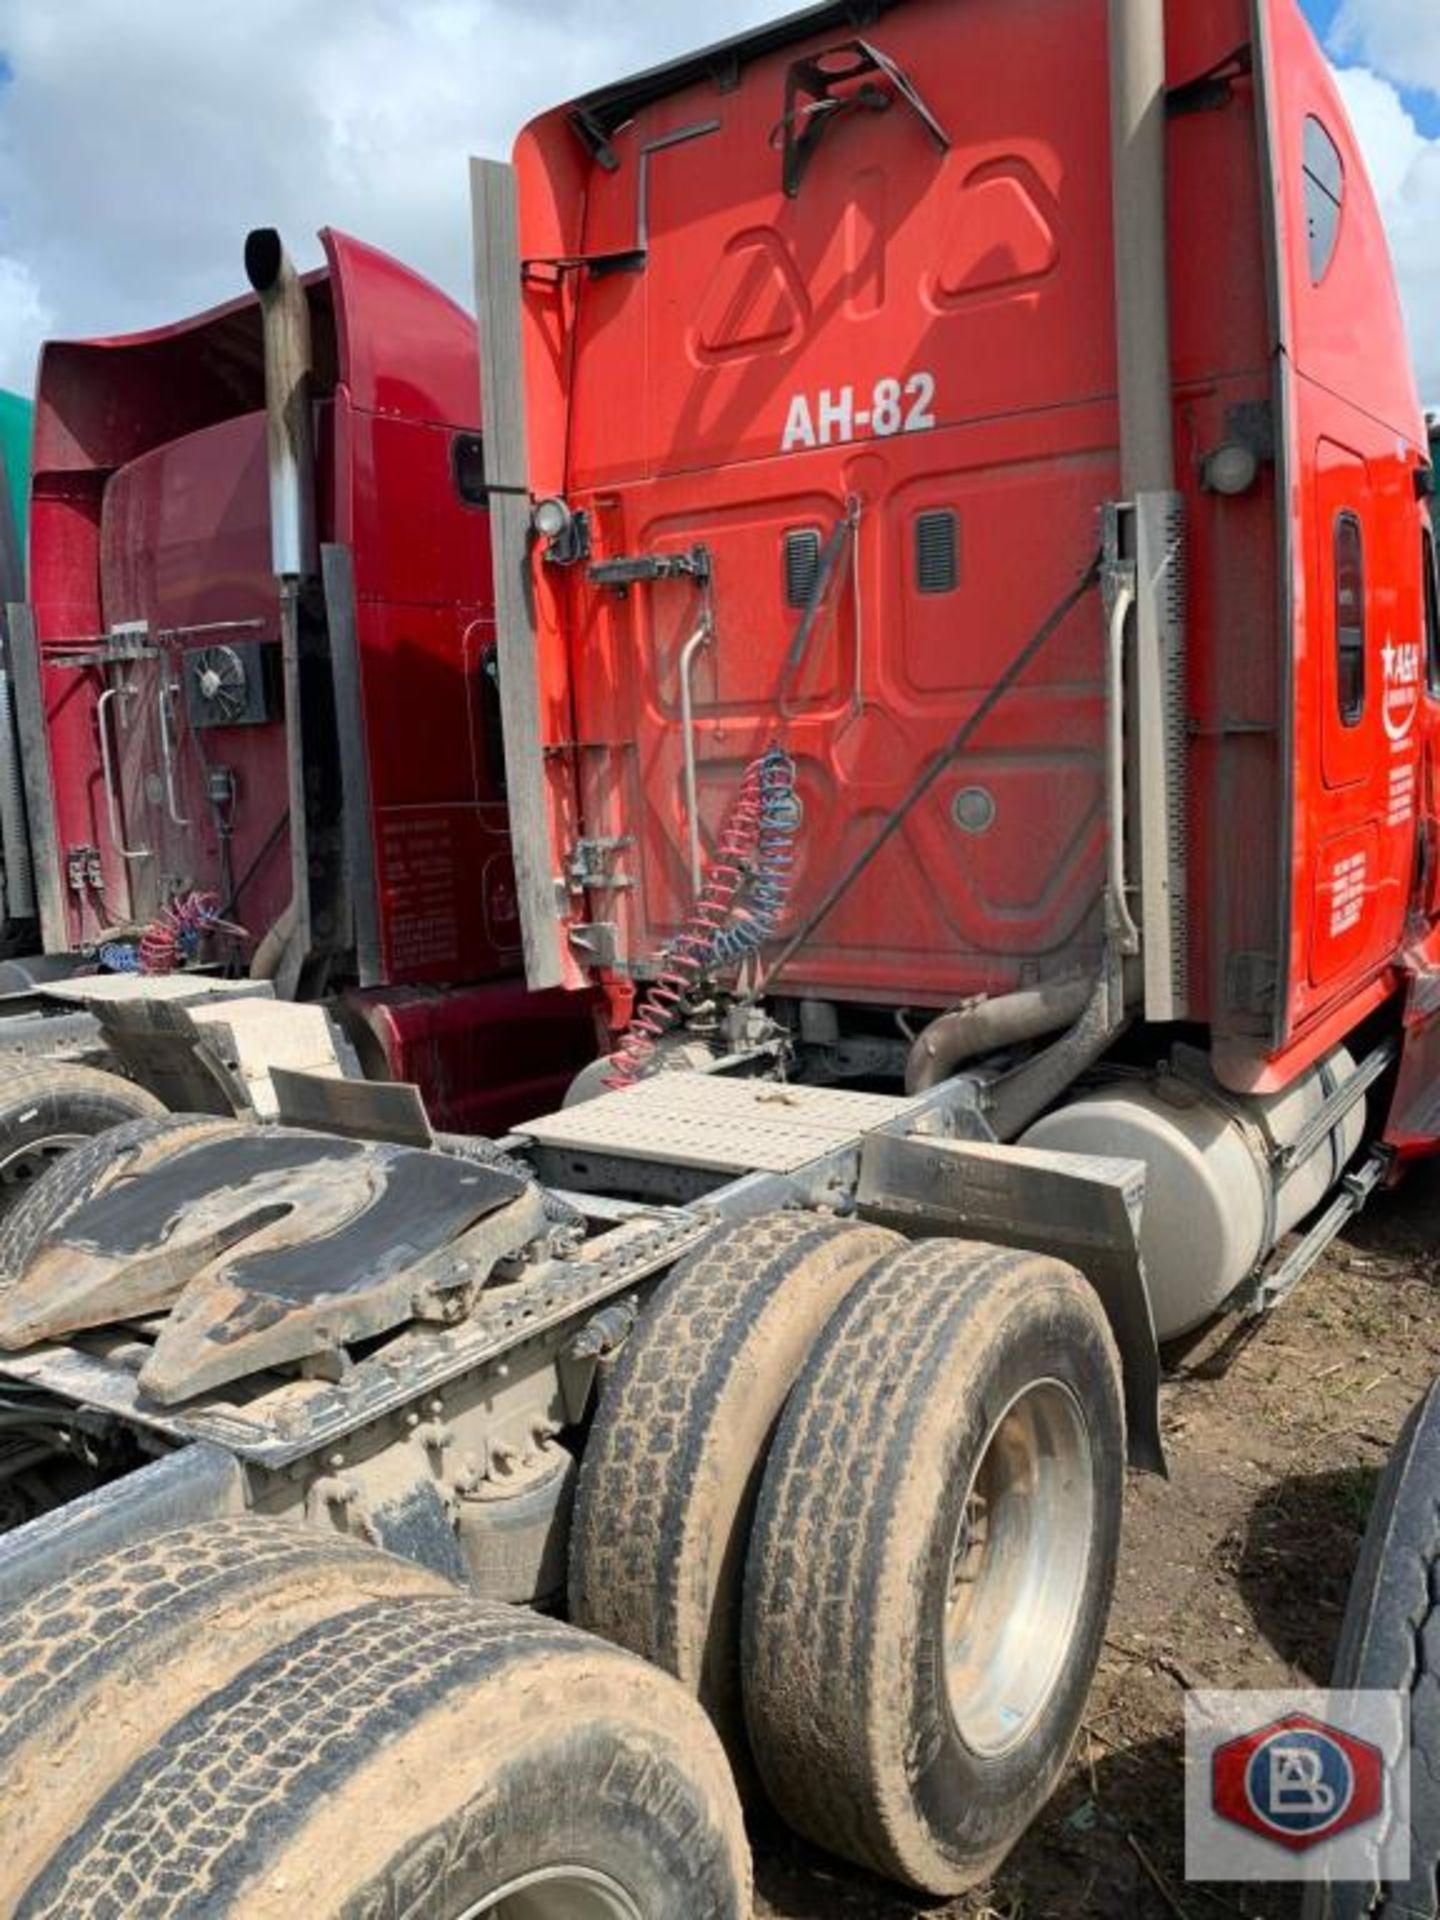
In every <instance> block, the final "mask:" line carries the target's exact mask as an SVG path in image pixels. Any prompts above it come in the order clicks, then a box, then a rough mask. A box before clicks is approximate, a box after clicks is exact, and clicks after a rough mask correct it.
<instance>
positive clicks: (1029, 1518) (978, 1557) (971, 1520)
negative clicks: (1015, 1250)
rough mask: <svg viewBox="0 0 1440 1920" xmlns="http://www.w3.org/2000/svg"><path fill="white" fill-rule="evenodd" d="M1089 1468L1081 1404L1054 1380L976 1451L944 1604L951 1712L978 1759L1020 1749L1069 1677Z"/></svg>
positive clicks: (1082, 1576)
mask: <svg viewBox="0 0 1440 1920" xmlns="http://www.w3.org/2000/svg"><path fill="white" fill-rule="evenodd" d="M1092 1467H1093V1462H1092V1457H1091V1444H1090V1435H1089V1432H1088V1429H1087V1428H1086V1425H1085V1417H1084V1415H1083V1413H1082V1412H1081V1409H1080V1404H1079V1402H1078V1401H1077V1400H1076V1398H1075V1396H1074V1394H1073V1393H1071V1391H1070V1389H1069V1388H1068V1387H1065V1386H1062V1385H1061V1384H1060V1382H1059V1381H1057V1380H1043V1381H1038V1382H1036V1383H1035V1384H1034V1385H1032V1386H1029V1387H1026V1388H1024V1389H1023V1390H1022V1391H1021V1392H1020V1393H1018V1394H1017V1395H1016V1396H1015V1398H1014V1399H1013V1400H1012V1401H1011V1402H1010V1404H1009V1406H1008V1407H1006V1409H1005V1411H1004V1412H1003V1413H1002V1414H1001V1415H1000V1418H999V1419H998V1420H997V1421H996V1422H995V1424H994V1426H993V1427H992V1428H991V1430H990V1433H989V1435H988V1437H987V1439H986V1441H985V1445H984V1447H983V1448H982V1449H981V1452H980V1458H979V1462H978V1464H977V1465H976V1468H975V1472H974V1474H973V1476H972V1478H971V1481H970V1486H969V1488H968V1490H967V1492H966V1497H965V1505H964V1510H963V1512H962V1514H961V1517H960V1524H959V1527H958V1528H957V1530H956V1536H955V1542H954V1546H953V1548H952V1551H951V1557H950V1578H949V1584H948V1588H947V1598H946V1607H945V1670H946V1684H947V1690H948V1693H949V1700H950V1712H951V1715H952V1718H953V1719H954V1722H955V1726H956V1730H957V1731H958V1733H959V1735H960V1738H961V1739H962V1740H963V1741H964V1742H965V1744H966V1746H968V1747H969V1748H970V1749H971V1751H972V1752H974V1753H979V1754H985V1755H996V1754H1001V1753H1005V1752H1007V1751H1008V1750H1009V1749H1010V1748H1012V1747H1014V1746H1016V1745H1018V1743H1019V1742H1020V1741H1021V1740H1023V1739H1024V1737H1025V1735H1026V1734H1027V1733H1028V1732H1029V1731H1030V1729H1031V1728H1032V1727H1033V1726H1034V1724H1035V1722H1036V1720H1037V1719H1038V1718H1039V1716H1040V1714H1041V1712H1042V1710H1043V1709H1044V1706H1045V1704H1046V1702H1047V1701H1048V1700H1049V1698H1050V1695H1051V1694H1052V1692H1053V1691H1054V1689H1055V1686H1056V1684H1057V1683H1058V1681H1059V1679H1060V1676H1061V1674H1062V1672H1063V1671H1064V1668H1065V1665H1066V1661H1067V1659H1068V1657H1069V1653H1070V1641H1071V1638H1072V1636H1073V1634H1074V1631H1075V1623H1076V1620H1077V1618H1078V1616H1079V1613H1080V1606H1081V1601H1082V1599H1083V1597H1084V1592H1085V1582H1086V1576H1087V1573H1088V1570H1089V1563H1090V1539H1091V1533H1092V1530H1093V1521H1094V1504H1095V1494H1094V1481H1093V1472H1092Z"/></svg>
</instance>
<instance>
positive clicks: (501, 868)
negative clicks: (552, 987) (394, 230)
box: [321, 230, 520, 985]
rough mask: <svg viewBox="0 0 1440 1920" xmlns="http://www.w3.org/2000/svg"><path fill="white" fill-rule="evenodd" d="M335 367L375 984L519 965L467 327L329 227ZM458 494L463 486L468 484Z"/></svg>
mask: <svg viewBox="0 0 1440 1920" xmlns="http://www.w3.org/2000/svg"><path fill="white" fill-rule="evenodd" d="M321 237H322V239H323V241H324V244H325V251H326V258H327V260H328V262H329V266H330V275H331V282H332V285H333V287H334V297H335V317H336V333H337V354H338V380H337V386H336V391H335V401H334V446H335V452H334V473H335V499H334V506H333V514H334V519H333V525H334V532H333V534H332V536H331V537H332V538H333V539H335V540H337V541H339V542H341V543H342V544H344V545H346V546H348V547H349V548H350V550H351V552H352V554H353V556H354V570H355V611H356V640H357V648H358V653H359V659H360V677H361V691H362V700H363V709H364V724H365V745H366V752H367V755H368V760H369V776H370V783H369V784H370V800H371V806H372V810H373V811H372V826H371V836H372V846H373V858H374V865H375V879H376V894H377V906H378V932H379V943H380V961H381V967H380V972H379V974H378V975H377V976H376V978H375V979H374V981H366V982H364V983H363V984H367V985H368V984H379V983H381V982H382V981H415V982H420V981H429V982H443V981H452V980H474V979H482V978H485V977H488V976H494V975H497V974H500V973H504V972H507V971H511V970H513V968H514V967H515V965H516V963H517V962H518V959H519V952H520V931H519V924H518V921H517V919H516V909H515V888H514V879H513V869H512V865H511V860H510V842H509V836H508V832H507V821H506V810H505V797H504V768H503V764H502V762H501V757H500V752H499V746H498V740H497V736H496V729H495V725H494V715H493V701H494V687H493V679H492V677H491V675H490V672H489V668H490V664H491V660H492V655H493V649H494V642H495V596H494V587H493V583H492V577H491V563H490V529H489V513H488V511H487V508H486V502H485V498H484V494H483V490H481V489H477V488H475V487H474V486H473V485H472V476H473V475H474V474H475V473H476V472H478V470H479V454H478V436H479V433H480V424H479V423H480V383H479V373H478V366H477V353H476V344H475V323H474V321H473V320H472V319H471V318H470V317H469V316H468V315H467V314H465V313H463V312H462V311H461V309H460V308H459V307H457V306H456V305H455V303H454V302H453V301H451V300H449V299H447V298H446V297H445V296H444V295H443V294H441V293H439V292H438V291H437V290H436V289H435V288H434V287H433V286H431V285H430V284H429V283H428V282H427V281H425V280H422V279H421V278H420V277H419V276H418V275H417V274H414V273H412V272H411V271H410V270H409V269H408V268H406V267H403V266H401V265H400V263H399V262H398V261H395V260H392V259H391V258H390V257H389V256H388V255H386V254H383V253H381V252H379V251H378V250H377V249H375V248H373V247H369V246H365V245H363V244H362V243H361V242H359V241H357V240H352V239H349V238H347V237H346V236H345V235H343V234H339V233H336V232H334V231H333V230H327V231H326V232H325V233H324V234H323V235H322V236H321ZM467 495H468V497H467Z"/></svg>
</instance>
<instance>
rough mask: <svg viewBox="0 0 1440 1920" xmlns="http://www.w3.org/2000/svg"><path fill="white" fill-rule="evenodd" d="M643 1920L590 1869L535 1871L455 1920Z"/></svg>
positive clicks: (617, 1889) (613, 1884) (618, 1890)
mask: <svg viewBox="0 0 1440 1920" xmlns="http://www.w3.org/2000/svg"><path fill="white" fill-rule="evenodd" d="M482 1916H483V1920H645V1916H644V1915H643V1914H642V1913H641V1911H640V1909H639V1907H638V1906H637V1905H636V1904H635V1901H634V1899H633V1898H632V1897H631V1896H630V1895H629V1894H628V1893H627V1892H626V1891H625V1889H624V1888H623V1887H622V1886H621V1885H620V1883H619V1882H618V1881H617V1880H612V1879H611V1878H610V1876H609V1874H608V1873H596V1872H594V1871H593V1869H591V1868H590V1867H562V1866H557V1867H538V1868H537V1869H536V1870H535V1872H534V1873H527V1874H522V1875H521V1877H520V1878H519V1879H518V1880H511V1881H508V1882H507V1883H506V1885H505V1886H503V1887H501V1888H500V1890H499V1892H498V1893H487V1894H486V1896H485V1898H484V1899H483V1900H482V1901H481V1902H480V1903H479V1905H478V1906H474V1907H467V1908H466V1909H465V1911H464V1913H462V1914H457V1915H456V1920H482Z"/></svg>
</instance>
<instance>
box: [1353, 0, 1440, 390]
mask: <svg viewBox="0 0 1440 1920" xmlns="http://www.w3.org/2000/svg"><path fill="white" fill-rule="evenodd" d="M1358 10H1359V8H1358V4H1357V0H1351V7H1350V11H1352V12H1358ZM1371 10H1372V11H1375V12H1377V13H1378V12H1381V11H1383V8H1378V7H1377V8H1373V9H1371ZM1336 77H1337V79H1338V81H1339V84H1340V91H1341V93H1342V95H1343V96H1344V99H1345V105H1346V108H1347V110H1348V111H1349V114H1350V119H1351V122H1352V123H1353V125H1354V128H1355V135H1356V138H1357V139H1358V140H1359V142H1360V150H1361V152H1362V153H1363V154H1364V156H1365V164H1366V167H1367V169H1368V171H1369V173H1370V177H1371V179H1372V180H1373V181H1374V183H1375V191H1376V195H1377V197H1378V199H1379V201H1380V211H1381V213H1382V214H1383V216H1384V219H1385V226H1386V230H1387V232H1388V234H1389V238H1390V251H1391V254H1392V256H1393V258H1394V261H1395V271H1396V274H1397V276H1398V278H1399V281H1400V292H1401V297H1402V299H1403V301H1404V305H1405V317H1406V323H1407V325H1408V327H1409V332H1410V350H1411V354H1412V356H1413V358H1414V361H1415V369H1416V373H1417V376H1418V378H1419V381H1420V392H1421V396H1422V398H1423V399H1425V400H1427V401H1429V402H1430V403H1431V404H1432V405H1440V218H1437V214H1436V210H1437V209H1440V140H1429V139H1426V137H1425V136H1424V134H1422V133H1421V131H1420V129H1419V128H1418V127H1417V126H1416V124H1415V121H1414V119H1413V117H1412V116H1411V114H1410V112H1409V111H1408V109H1407V108H1406V106H1405V103H1404V101H1403V100H1402V99H1401V98H1400V95H1399V93H1398V92H1397V91H1396V89H1395V87H1394V86H1393V85H1392V84H1391V82H1390V81H1388V80H1385V79H1382V78H1380V76H1379V75H1378V74H1375V73H1372V72H1370V71H1368V70H1367V69H1366V68H1364V67H1345V68H1342V69H1341V70H1340V72H1339V73H1338V74H1337V76H1336Z"/></svg>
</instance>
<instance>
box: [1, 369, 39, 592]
mask: <svg viewBox="0 0 1440 1920" xmlns="http://www.w3.org/2000/svg"><path fill="white" fill-rule="evenodd" d="M34 414H35V409H34V407H32V406H31V404H30V402H29V401H28V400H23V399H22V398H21V397H20V395H19V394H18V393H6V392H4V391H3V390H0V458H3V460H4V463H5V476H4V477H5V496H6V497H5V499H4V501H3V502H0V506H3V508H4V510H5V511H7V512H8V514H9V516H10V519H9V525H8V526H7V527H5V528H3V529H0V554H4V553H5V552H6V551H7V550H8V551H12V552H13V553H14V554H15V555H16V556H17V559H18V563H19V566H20V568H21V570H22V571H21V579H20V582H19V586H20V589H21V591H23V587H24V572H23V569H24V566H25V529H26V521H27V517H28V513H29V506H30V430H31V423H32V421H33V419H34ZM6 534H10V535H13V546H12V544H11V540H10V539H7V538H6V537H5V535H6Z"/></svg>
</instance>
